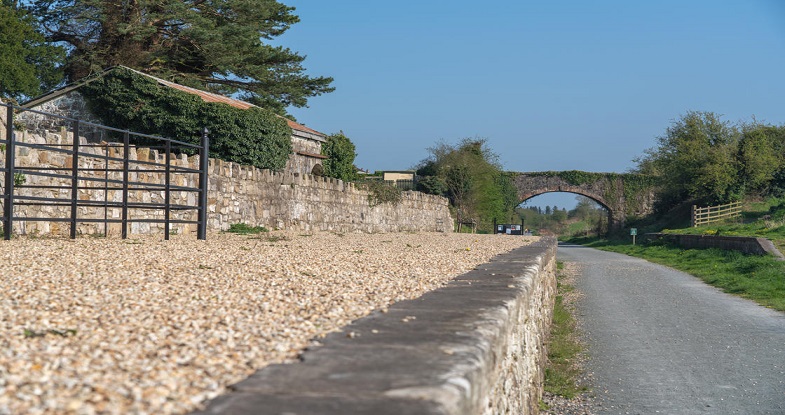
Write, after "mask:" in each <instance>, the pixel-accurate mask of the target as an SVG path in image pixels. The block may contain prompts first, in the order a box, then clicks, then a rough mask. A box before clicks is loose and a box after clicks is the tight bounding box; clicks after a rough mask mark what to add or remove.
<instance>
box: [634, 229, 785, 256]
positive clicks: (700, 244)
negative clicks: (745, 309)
mask: <svg viewBox="0 0 785 415" xmlns="http://www.w3.org/2000/svg"><path fill="white" fill-rule="evenodd" d="M643 237H644V240H647V241H651V240H666V241H669V242H672V243H675V244H677V245H679V246H683V247H686V248H701V249H703V248H719V249H725V250H733V251H740V252H743V253H745V254H753V255H769V254H771V255H772V256H774V257H775V258H777V260H780V261H785V255H783V254H782V252H780V251H779V250H778V249H777V248H776V247H775V246H774V244H773V243H772V242H771V241H770V240H768V239H766V238H756V237H750V236H723V235H689V234H675V233H660V232H654V233H647V234H644V235H643Z"/></svg>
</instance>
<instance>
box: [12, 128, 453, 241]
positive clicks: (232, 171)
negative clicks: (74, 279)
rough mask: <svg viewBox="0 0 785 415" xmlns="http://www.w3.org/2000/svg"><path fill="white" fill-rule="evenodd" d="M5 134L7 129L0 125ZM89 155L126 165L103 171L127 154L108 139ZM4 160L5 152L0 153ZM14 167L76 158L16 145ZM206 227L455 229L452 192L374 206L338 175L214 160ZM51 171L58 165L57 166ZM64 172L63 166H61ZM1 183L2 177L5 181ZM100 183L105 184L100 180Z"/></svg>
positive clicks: (102, 213) (139, 228)
mask: <svg viewBox="0 0 785 415" xmlns="http://www.w3.org/2000/svg"><path fill="white" fill-rule="evenodd" d="M2 133H3V134H5V129H3V131H2ZM16 140H17V141H22V142H28V143H37V144H57V145H63V144H68V143H71V142H73V141H72V140H73V135H72V134H71V133H70V132H68V131H65V130H62V131H60V132H57V133H51V132H48V133H46V134H40V133H30V132H17V133H16ZM87 142H88V140H87V139H86V138H85V137H80V143H81V144H87ZM83 151H84V152H86V153H88V154H89V155H88V156H84V157H80V158H79V165H80V167H81V168H88V169H90V168H92V169H96V171H95V172H92V173H88V172H85V173H80V177H82V176H83V177H90V175H95V176H99V177H101V178H104V177H107V178H109V179H116V180H120V179H121V178H122V173H121V172H112V171H109V172H106V173H104V172H102V171H101V170H102V169H104V168H105V167H106V162H105V161H104V160H102V157H103V156H104V155H106V154H109V156H114V157H122V146H118V145H113V144H107V145H104V146H98V147H85V148H84V149H83ZM0 153H1V154H0V157H1V159H2V161H0V163H4V161H5V153H4V150H3V152H0ZM129 159H131V160H138V161H156V162H158V163H164V156H163V154H159V153H158V152H157V151H154V150H150V149H147V148H134V147H132V148H131V150H130V151H129ZM171 163H172V165H173V166H182V167H187V168H198V165H199V161H198V158H197V157H196V156H191V157H189V156H186V155H179V156H177V157H173V158H172V161H171ZM16 165H17V166H36V167H52V168H53V169H56V168H70V167H71V166H72V165H73V158H72V157H71V156H70V155H68V154H67V153H63V152H56V151H49V150H39V149H31V148H25V147H21V146H19V147H17V153H16ZM120 165H121V163H119V162H111V161H110V162H109V166H108V167H109V169H110V170H111V169H114V168H120V167H121V166H120ZM131 166H132V167H131V173H130V181H139V182H143V183H153V184H163V183H164V175H163V174H156V173H144V172H134V171H133V170H134V169H137V170H138V169H144V168H149V167H146V166H143V165H138V164H137V165H135V164H134V163H132V164H131ZM208 171H209V180H208V185H209V189H208V230H211V231H221V230H226V229H228V228H229V227H230V225H232V224H235V223H247V224H249V225H251V226H265V227H267V228H270V229H275V228H277V229H296V230H302V231H316V230H321V231H336V232H404V231H437V232H451V231H452V219H451V217H450V213H449V209H448V204H447V199H445V198H442V197H438V196H432V195H426V194H423V193H419V192H404V193H403V198H402V201H401V202H400V203H398V204H395V205H392V204H389V203H388V204H382V205H378V206H371V205H370V204H369V199H368V196H369V193H368V192H367V191H365V190H362V189H359V188H357V187H356V186H355V185H354V184H352V183H345V182H343V181H340V180H336V179H330V178H325V177H318V176H312V175H304V174H298V173H276V172H272V171H269V170H260V169H257V168H254V167H250V166H243V165H239V164H236V163H231V162H224V161H222V160H216V159H210V162H209V165H208ZM52 172H57V171H56V170H52ZM59 173H62V171H59ZM90 183H91V182H90V181H89V180H80V182H79V185H80V186H90ZM172 184H173V185H178V186H187V187H197V184H198V176H197V174H194V173H178V174H175V175H174V176H173V178H172ZM1 185H2V183H0V186H1ZM25 185H34V186H41V185H55V186H64V187H67V186H69V185H70V180H69V179H52V178H49V177H43V176H35V175H27V176H26V177H25ZM98 187H100V186H98ZM15 194H16V195H24V196H46V197H56V198H59V199H62V200H63V201H64V202H65V201H67V200H69V198H70V189H41V188H30V187H28V188H24V187H22V188H19V189H17V192H15ZM78 198H79V199H80V200H92V201H104V200H108V201H114V202H120V201H121V200H122V192H121V191H120V190H111V189H110V190H107V191H104V190H103V189H100V188H98V189H80V190H79V193H78ZM163 198H164V192H163V191H146V190H132V191H130V193H129V202H131V203H133V202H146V203H149V202H162V201H163ZM171 202H172V203H173V204H179V205H188V206H196V205H197V193H195V192H188V191H175V192H172V193H171ZM78 214H79V218H80V219H83V218H89V219H102V218H104V217H106V218H110V219H119V218H120V215H121V209H120V208H119V207H117V208H108V209H104V208H103V207H80V208H79V212H78ZM15 215H16V216H21V217H30V218H32V217H44V218H68V217H70V206H66V205H65V204H64V205H63V206H58V205H56V204H55V205H53V204H50V205H47V206H18V207H16V210H15ZM196 215H197V212H196V211H195V210H186V211H172V215H171V219H174V220H191V221H193V220H195V219H196ZM129 218H130V219H142V218H145V219H163V211H162V210H152V209H132V210H130V211H129ZM69 226H70V225H69V224H68V223H67V222H56V221H52V222H46V221H43V222H33V221H27V222H25V221H18V222H15V225H14V231H15V232H16V233H20V234H58V235H64V234H67V233H68V231H69ZM120 227H121V225H120V224H119V223H116V224H112V223H109V224H108V225H107V232H108V233H109V234H110V235H118V234H120V232H121V228H120ZM163 227H164V225H163V224H156V223H139V222H132V223H131V224H130V226H129V232H130V233H131V234H143V233H163V230H164V229H163ZM171 229H172V230H173V231H174V232H175V233H191V232H195V231H196V225H193V224H172V225H171ZM103 232H104V223H102V222H98V223H85V222H82V223H80V224H79V225H78V230H77V233H79V234H95V233H103Z"/></svg>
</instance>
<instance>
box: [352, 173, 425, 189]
mask: <svg viewBox="0 0 785 415" xmlns="http://www.w3.org/2000/svg"><path fill="white" fill-rule="evenodd" d="M358 182H359V183H362V182H380V183H384V184H387V185H389V186H392V187H396V188H398V189H401V190H417V178H416V177H415V178H414V180H403V179H398V180H382V178H381V177H379V176H371V177H365V178H362V179H360V180H359V181H358Z"/></svg>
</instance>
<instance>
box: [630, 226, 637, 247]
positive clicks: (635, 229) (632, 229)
mask: <svg viewBox="0 0 785 415" xmlns="http://www.w3.org/2000/svg"><path fill="white" fill-rule="evenodd" d="M630 235H632V244H633V245H635V236H636V235H638V228H631V229H630Z"/></svg>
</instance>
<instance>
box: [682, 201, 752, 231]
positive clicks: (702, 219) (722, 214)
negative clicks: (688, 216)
mask: <svg viewBox="0 0 785 415" xmlns="http://www.w3.org/2000/svg"><path fill="white" fill-rule="evenodd" d="M740 216H741V202H731V203H728V204H726V205H718V206H707V207H698V206H696V205H692V226H693V227H696V226H700V225H707V224H709V223H713V222H719V221H723V220H726V219H732V218H737V217H740Z"/></svg>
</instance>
